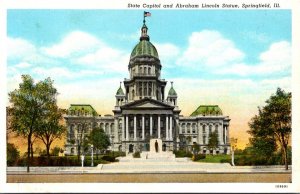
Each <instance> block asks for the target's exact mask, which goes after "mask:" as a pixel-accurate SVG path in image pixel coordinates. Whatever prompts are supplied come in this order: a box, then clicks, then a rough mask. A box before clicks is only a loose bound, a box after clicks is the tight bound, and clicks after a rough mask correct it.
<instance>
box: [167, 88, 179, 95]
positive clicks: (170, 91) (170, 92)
mask: <svg viewBox="0 0 300 194" xmlns="http://www.w3.org/2000/svg"><path fill="white" fill-rule="evenodd" d="M168 95H169V96H177V93H176V91H175V90H174V88H173V86H172V87H171V88H170V90H169V93H168Z"/></svg>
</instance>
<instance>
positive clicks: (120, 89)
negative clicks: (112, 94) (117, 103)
mask: <svg viewBox="0 0 300 194" xmlns="http://www.w3.org/2000/svg"><path fill="white" fill-rule="evenodd" d="M116 95H124V92H123V89H122V88H121V86H120V87H119V89H118V91H117V94H116Z"/></svg>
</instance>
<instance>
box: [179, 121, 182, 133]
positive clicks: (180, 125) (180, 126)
mask: <svg viewBox="0 0 300 194" xmlns="http://www.w3.org/2000/svg"><path fill="white" fill-rule="evenodd" d="M179 134H182V123H181V124H179Z"/></svg>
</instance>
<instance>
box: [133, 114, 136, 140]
mask: <svg viewBox="0 0 300 194" xmlns="http://www.w3.org/2000/svg"><path fill="white" fill-rule="evenodd" d="M133 138H134V140H136V115H134V117H133Z"/></svg>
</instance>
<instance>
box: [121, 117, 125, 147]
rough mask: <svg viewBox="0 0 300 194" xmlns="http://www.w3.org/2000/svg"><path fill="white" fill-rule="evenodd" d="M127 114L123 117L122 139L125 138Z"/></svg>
mask: <svg viewBox="0 0 300 194" xmlns="http://www.w3.org/2000/svg"><path fill="white" fill-rule="evenodd" d="M124 117H125V116H123V117H122V141H124V140H125V119H124Z"/></svg>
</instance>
